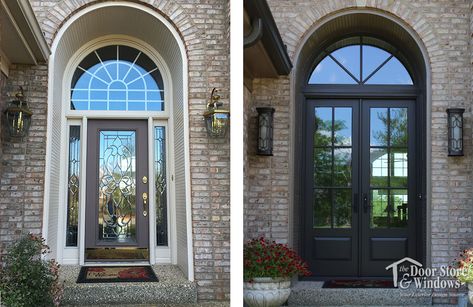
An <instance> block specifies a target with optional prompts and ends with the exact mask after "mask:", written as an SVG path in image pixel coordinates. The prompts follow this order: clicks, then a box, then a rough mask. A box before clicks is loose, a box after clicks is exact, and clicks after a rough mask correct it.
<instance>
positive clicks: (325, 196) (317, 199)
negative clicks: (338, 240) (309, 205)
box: [313, 189, 332, 228]
mask: <svg viewBox="0 0 473 307" xmlns="http://www.w3.org/2000/svg"><path fill="white" fill-rule="evenodd" d="M313 226H314V228H330V227H332V197H331V190H330V189H314V225H313Z"/></svg>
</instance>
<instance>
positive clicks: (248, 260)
mask: <svg viewBox="0 0 473 307" xmlns="http://www.w3.org/2000/svg"><path fill="white" fill-rule="evenodd" d="M243 259H244V281H245V282H244V291H243V292H244V294H243V298H244V300H245V302H246V303H247V304H248V305H249V306H250V307H273V306H274V307H276V306H281V304H283V303H284V302H286V301H287V299H288V298H289V295H290V294H291V278H292V277H293V276H294V275H304V276H308V275H310V274H311V273H310V271H309V270H308V266H307V263H306V262H305V261H304V260H302V259H301V258H300V257H299V256H298V255H297V253H296V252H295V251H293V250H292V249H290V248H288V247H287V245H285V244H279V243H276V242H274V241H267V240H266V239H265V238H263V237H261V238H259V239H253V240H251V241H249V242H247V243H245V246H244V250H243Z"/></svg>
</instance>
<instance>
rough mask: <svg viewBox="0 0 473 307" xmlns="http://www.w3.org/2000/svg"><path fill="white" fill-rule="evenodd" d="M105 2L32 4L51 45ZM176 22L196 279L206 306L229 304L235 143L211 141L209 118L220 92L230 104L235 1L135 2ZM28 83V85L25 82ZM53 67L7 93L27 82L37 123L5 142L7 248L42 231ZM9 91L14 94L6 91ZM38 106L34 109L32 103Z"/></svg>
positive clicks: (21, 76) (0, 230) (22, 73)
mask: <svg viewBox="0 0 473 307" xmlns="http://www.w3.org/2000/svg"><path fill="white" fill-rule="evenodd" d="M95 2H99V1H90V0H74V1H73V0H66V1H60V0H56V1H34V0H31V1H30V4H31V5H32V7H33V9H34V11H35V14H36V17H37V19H38V21H39V23H40V25H41V28H42V30H43V31H44V35H45V38H46V40H47V41H48V42H49V44H51V43H52V41H53V39H54V37H55V35H56V33H57V31H58V30H59V29H60V27H61V25H62V24H63V23H64V21H65V20H67V19H68V18H70V16H71V15H73V14H74V12H76V11H78V10H80V9H81V8H82V7H84V6H88V5H91V4H93V3H95ZM133 2H138V3H142V4H144V5H147V6H149V7H152V8H153V9H155V10H156V11H158V12H160V13H161V14H162V15H164V16H166V18H167V19H168V20H170V21H171V22H172V23H173V24H174V26H175V27H176V29H177V30H178V32H179V33H180V35H181V37H182V39H183V41H184V44H185V47H186V49H187V55H188V64H189V74H188V77H189V79H188V89H189V97H188V98H189V99H188V106H189V116H190V118H189V127H190V132H189V133H190V135H189V136H190V164H191V165H190V166H191V198H192V205H193V206H192V226H193V236H194V258H195V260H194V264H195V272H194V273H195V279H196V282H197V284H198V297H199V299H200V300H228V299H229V287H230V259H229V258H230V243H229V240H230V204H229V203H230V187H229V185H230V165H229V156H230V153H229V140H228V138H227V139H210V138H208V137H207V134H206V130H205V126H204V122H203V118H202V114H203V112H204V110H205V108H206V103H207V99H208V98H209V96H210V92H211V91H212V88H213V87H216V88H218V89H219V91H220V92H219V94H220V95H221V97H222V101H223V102H224V104H225V106H226V107H228V104H229V98H228V97H229V63H228V59H229V33H230V32H229V14H230V7H229V2H228V1H225V0H209V1H207V0H205V1H204V0H202V1H190V0H179V1H171V0H155V1H153V0H148V1H137V0H136V1H133ZM25 80H28V81H25ZM46 80H47V66H38V67H25V66H15V67H12V68H11V76H10V78H9V79H8V89H9V90H10V89H13V88H15V87H16V86H17V85H19V84H20V83H21V82H25V84H24V87H25V89H26V90H27V92H26V96H27V98H28V99H30V100H31V101H32V109H33V112H34V114H35V115H34V121H33V126H32V128H31V132H30V136H29V137H28V140H27V141H25V142H19V141H18V142H16V141H9V140H5V142H4V143H3V145H2V147H3V152H4V156H3V157H2V162H3V163H4V164H5V166H4V167H5V168H4V172H2V174H1V180H2V181H1V183H0V187H1V190H0V193H1V200H0V219H1V220H0V222H1V226H0V248H3V247H4V246H5V245H6V244H8V243H9V242H11V241H12V240H14V239H16V238H17V237H18V235H19V233H20V231H21V230H24V231H32V232H35V233H38V232H40V230H41V219H42V202H43V186H44V182H43V181H44V159H45V156H44V155H45V154H44V146H45V138H46V118H47V116H46V100H47V84H46ZM7 92H8V91H7ZM33 102H34V103H33Z"/></svg>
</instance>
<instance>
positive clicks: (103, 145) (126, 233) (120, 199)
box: [98, 131, 136, 243]
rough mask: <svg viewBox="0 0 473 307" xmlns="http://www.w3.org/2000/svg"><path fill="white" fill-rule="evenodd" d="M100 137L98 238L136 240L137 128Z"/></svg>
mask: <svg viewBox="0 0 473 307" xmlns="http://www.w3.org/2000/svg"><path fill="white" fill-rule="evenodd" d="M99 140H100V141H99V142H100V146H99V148H100V151H99V170H98V172H99V173H98V177H99V215H98V217H99V221H98V223H99V239H100V240H107V241H113V242H123V243H125V242H126V243H128V242H135V241H136V216H135V211H136V210H135V209H136V148H135V144H136V142H135V131H100V138H99Z"/></svg>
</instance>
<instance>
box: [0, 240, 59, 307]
mask: <svg viewBox="0 0 473 307" xmlns="http://www.w3.org/2000/svg"><path fill="white" fill-rule="evenodd" d="M48 252H49V249H48V247H47V246H46V245H45V244H44V240H43V239H42V238H41V237H38V236H35V235H32V234H29V235H26V236H24V237H22V238H21V239H20V240H19V241H17V242H16V243H15V244H13V245H12V246H11V247H10V248H9V249H8V251H7V254H6V256H5V257H4V267H3V268H1V269H0V291H1V294H2V303H3V304H5V306H8V307H30V306H59V301H60V298H61V296H62V284H60V283H59V279H58V277H59V265H58V264H57V263H56V262H55V261H54V260H50V261H46V260H43V259H41V256H42V255H44V254H46V253H48Z"/></svg>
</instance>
